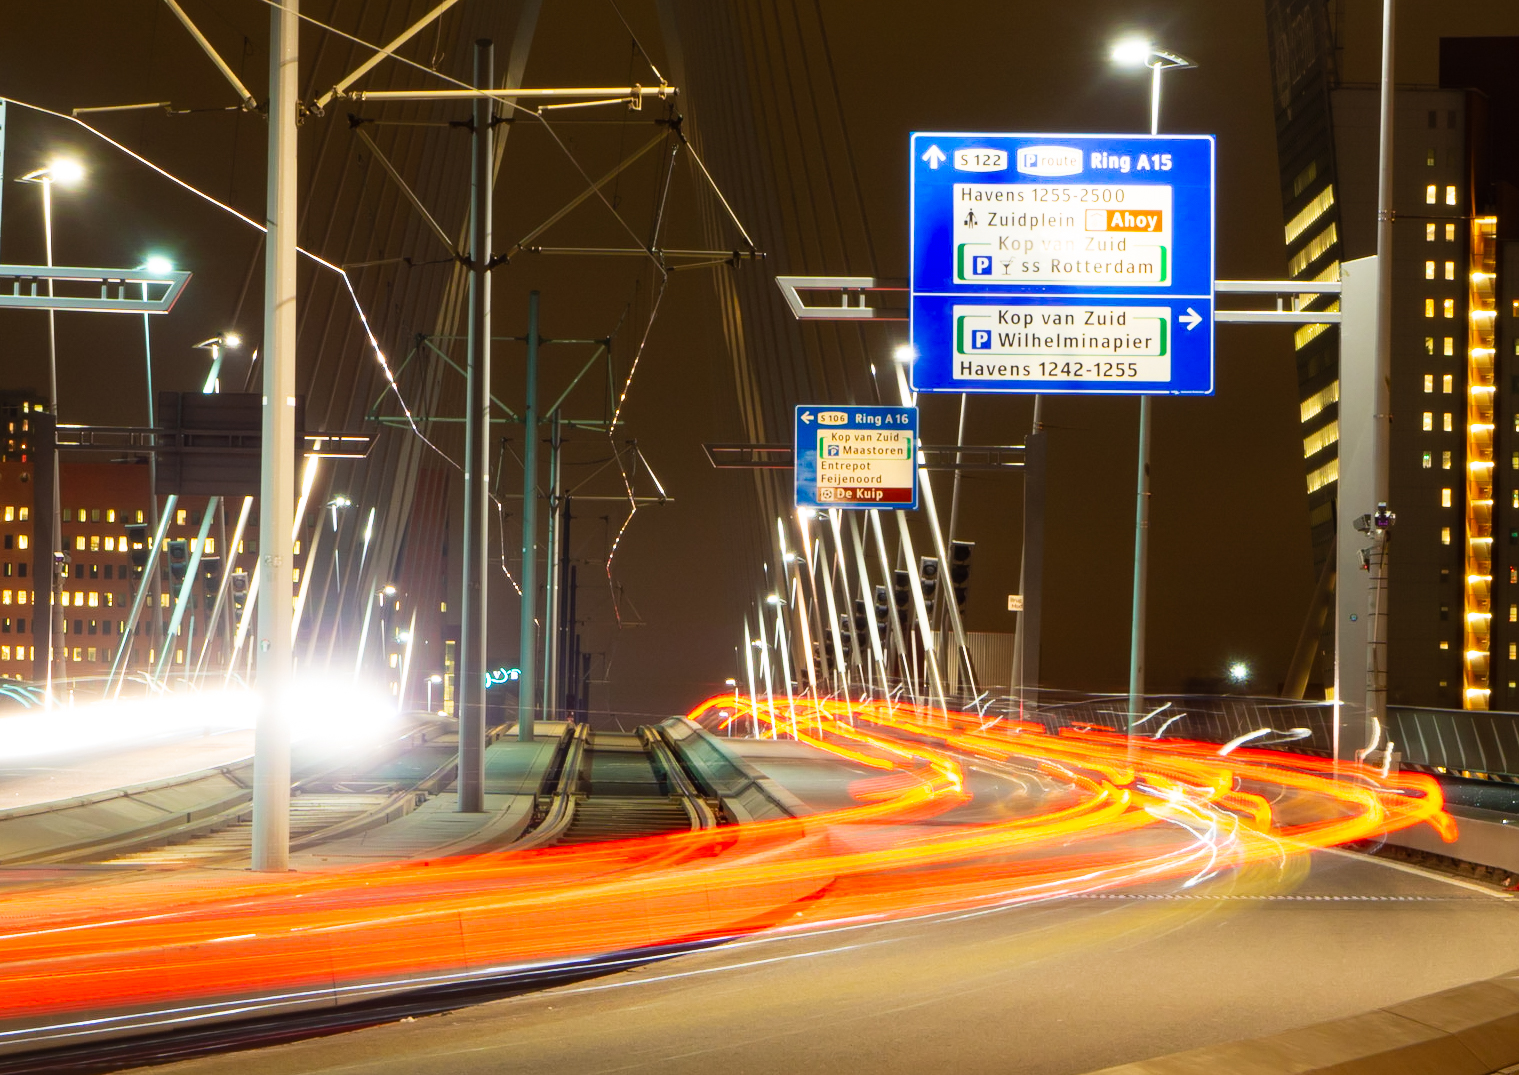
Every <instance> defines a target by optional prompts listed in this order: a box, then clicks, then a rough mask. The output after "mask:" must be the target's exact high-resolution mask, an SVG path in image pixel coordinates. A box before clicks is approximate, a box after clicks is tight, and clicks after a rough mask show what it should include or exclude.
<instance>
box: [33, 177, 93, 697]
mask: <svg viewBox="0 0 1519 1075" xmlns="http://www.w3.org/2000/svg"><path fill="white" fill-rule="evenodd" d="M82 179H84V166H83V165H81V164H80V163H79V162H78V161H76V160H70V159H68V158H60V159H58V160H54V161H52V162H50V163H49V164H47V165H46V166H45V167H42V168H37V169H35V170H33V171H30V172H28V173H26V175H23V176H21V178H19V179H18V180H17V182H18V183H33V184H36V185H37V186H38V187H39V188H41V190H42V244H43V250H44V253H45V255H46V264H47V266H48V268H52V267H53V184H54V183H62V184H63V185H64V186H65V187H71V186H73V185H75V184H76V183H78V182H80V181H81V180H82ZM47 293H48V296H49V297H50V298H51V297H52V294H53V281H52V280H48V282H47ZM47 380H48V406H49V407H51V408H52V411H53V422H54V423H55V424H56V423H57V421H58V325H57V318H56V314H55V312H54V311H53V310H51V309H50V310H48V312H47ZM58 498H59V481H58V449H57V448H56V447H54V449H53V520H52V531H53V549H52V552H53V577H52V579H51V580H49V584H48V587H47V603H48V615H47V639H46V640H45V643H44V644H45V645H46V646H47V650H48V659H47V689H46V694H45V696H44V697H45V702H46V705H47V707H48V708H49V709H51V708H52V706H53V653H54V650H53V640H54V639H55V638H57V637H59V622H58V618H59V617H58V613H59V604H58V597H57V593H58V573H59V572H60V571H61V570H62V568H63V564H64V563H65V562H66V559H65V557H64V553H63V545H62V542H63V520H62V516H63V511H62V508H61V507H60V506H59V502H58ZM33 622H35V620H34V621H33Z"/></svg>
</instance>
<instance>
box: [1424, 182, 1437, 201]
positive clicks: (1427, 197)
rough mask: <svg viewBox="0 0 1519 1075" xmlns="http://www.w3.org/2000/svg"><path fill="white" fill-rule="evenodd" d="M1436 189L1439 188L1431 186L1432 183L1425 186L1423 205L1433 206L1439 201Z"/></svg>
mask: <svg viewBox="0 0 1519 1075" xmlns="http://www.w3.org/2000/svg"><path fill="white" fill-rule="evenodd" d="M1438 189H1439V188H1437V187H1436V186H1435V184H1433V183H1431V184H1430V185H1429V186H1427V187H1425V188H1424V204H1425V205H1434V204H1435V202H1436V201H1438V200H1439V193H1438Z"/></svg>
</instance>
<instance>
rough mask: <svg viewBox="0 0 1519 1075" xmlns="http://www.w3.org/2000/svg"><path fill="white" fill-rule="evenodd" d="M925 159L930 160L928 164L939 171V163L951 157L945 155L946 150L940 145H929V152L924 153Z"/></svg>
mask: <svg viewBox="0 0 1519 1075" xmlns="http://www.w3.org/2000/svg"><path fill="white" fill-rule="evenodd" d="M923 159H924V160H926V161H927V162H928V166H929V167H930V168H932V169H933V170H934V171H938V170H939V165H941V164H943V163H944V162H945V161H946V160H948V159H949V158H948V157H946V156H945V155H944V150H942V149H940V148H939V147H938V146H929V147H928V152H926V153H924V154H923Z"/></svg>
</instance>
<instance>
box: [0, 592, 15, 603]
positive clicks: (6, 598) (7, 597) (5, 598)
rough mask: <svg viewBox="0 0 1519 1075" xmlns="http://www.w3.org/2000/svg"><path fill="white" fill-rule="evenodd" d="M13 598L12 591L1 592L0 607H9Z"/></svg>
mask: <svg viewBox="0 0 1519 1075" xmlns="http://www.w3.org/2000/svg"><path fill="white" fill-rule="evenodd" d="M12 596H13V594H12V591H10V590H0V605H8V604H10V603H11V598H12Z"/></svg>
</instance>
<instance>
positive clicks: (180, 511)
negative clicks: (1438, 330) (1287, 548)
mask: <svg viewBox="0 0 1519 1075" xmlns="http://www.w3.org/2000/svg"><path fill="white" fill-rule="evenodd" d="M1431 316H1433V315H1431ZM189 518H190V513H189V512H188V511H187V510H186V509H184V508H175V509H174V521H175V522H176V523H178V524H179V525H180V526H184V525H185V523H186V521H187V520H188V519H189Z"/></svg>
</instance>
